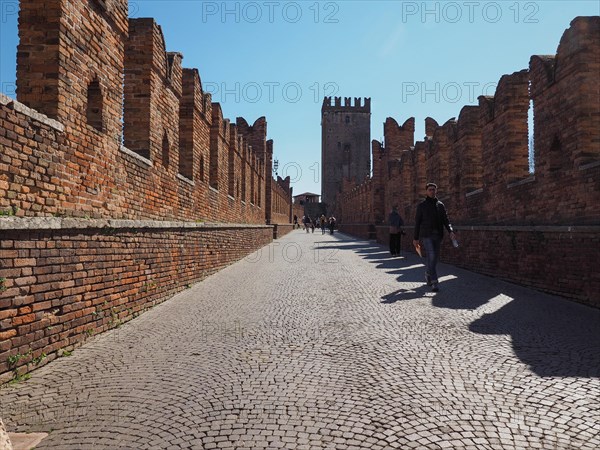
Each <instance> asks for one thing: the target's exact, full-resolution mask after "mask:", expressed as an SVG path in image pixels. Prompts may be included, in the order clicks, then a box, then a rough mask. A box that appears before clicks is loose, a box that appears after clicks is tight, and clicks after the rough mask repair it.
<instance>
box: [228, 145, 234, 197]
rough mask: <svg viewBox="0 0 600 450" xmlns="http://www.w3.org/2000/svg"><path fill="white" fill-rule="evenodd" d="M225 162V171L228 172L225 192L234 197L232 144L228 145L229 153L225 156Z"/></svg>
mask: <svg viewBox="0 0 600 450" xmlns="http://www.w3.org/2000/svg"><path fill="white" fill-rule="evenodd" d="M227 164H228V166H229V168H228V170H227V173H228V175H229V176H228V180H227V193H228V194H229V195H230V196H232V197H234V196H235V152H234V149H233V145H230V146H229V155H228V158H227Z"/></svg>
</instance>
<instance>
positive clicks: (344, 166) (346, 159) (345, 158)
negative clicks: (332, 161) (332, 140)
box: [342, 144, 361, 182]
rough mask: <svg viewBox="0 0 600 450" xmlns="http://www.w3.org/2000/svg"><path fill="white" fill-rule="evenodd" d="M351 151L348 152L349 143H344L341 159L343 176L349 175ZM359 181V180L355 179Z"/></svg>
mask: <svg viewBox="0 0 600 450" xmlns="http://www.w3.org/2000/svg"><path fill="white" fill-rule="evenodd" d="M351 159H352V158H351V152H350V144H345V145H344V156H343V159H342V161H343V162H342V175H343V176H344V178H348V177H349V176H350V164H351V162H352V161H351ZM356 181H357V182H360V181H361V180H356Z"/></svg>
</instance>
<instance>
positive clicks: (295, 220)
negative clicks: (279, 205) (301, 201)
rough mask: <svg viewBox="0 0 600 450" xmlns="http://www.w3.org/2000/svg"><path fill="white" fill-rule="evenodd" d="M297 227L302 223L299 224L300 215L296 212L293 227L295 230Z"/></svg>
mask: <svg viewBox="0 0 600 450" xmlns="http://www.w3.org/2000/svg"><path fill="white" fill-rule="evenodd" d="M296 228H300V225H298V216H297V215H296V214H294V227H293V229H294V230H295V229H296Z"/></svg>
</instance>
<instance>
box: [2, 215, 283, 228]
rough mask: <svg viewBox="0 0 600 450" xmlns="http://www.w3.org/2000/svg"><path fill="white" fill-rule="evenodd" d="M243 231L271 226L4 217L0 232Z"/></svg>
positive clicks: (269, 226) (271, 226) (270, 226)
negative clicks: (134, 229) (132, 229)
mask: <svg viewBox="0 0 600 450" xmlns="http://www.w3.org/2000/svg"><path fill="white" fill-rule="evenodd" d="M86 228H87V229H131V228H136V229H140V228H141V229H153V228H154V229H159V228H162V229H164V228H169V229H182V228H186V229H231V228H235V229H244V228H273V225H256V224H244V223H216V222H183V221H161V220H125V219H80V218H73V217H4V218H0V230H69V229H86Z"/></svg>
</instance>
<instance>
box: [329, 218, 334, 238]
mask: <svg viewBox="0 0 600 450" xmlns="http://www.w3.org/2000/svg"><path fill="white" fill-rule="evenodd" d="M334 229H335V217H333V216H331V217H330V218H329V234H333V230H334Z"/></svg>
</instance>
